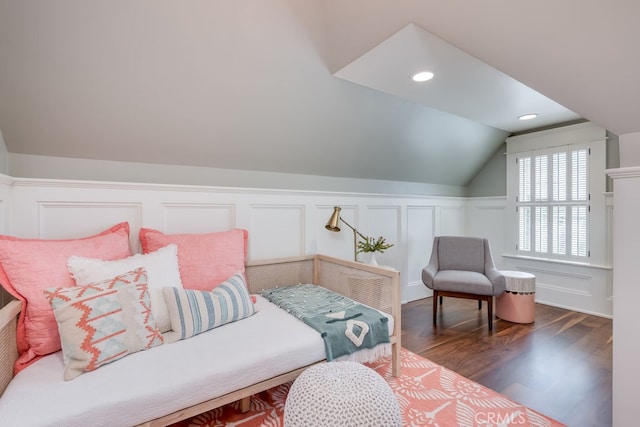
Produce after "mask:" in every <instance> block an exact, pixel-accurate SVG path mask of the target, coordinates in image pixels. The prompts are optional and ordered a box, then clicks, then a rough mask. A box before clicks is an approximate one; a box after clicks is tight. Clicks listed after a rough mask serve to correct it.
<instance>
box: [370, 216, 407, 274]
mask: <svg viewBox="0 0 640 427" xmlns="http://www.w3.org/2000/svg"><path fill="white" fill-rule="evenodd" d="M400 211H401V209H400V206H398V205H381V204H378V205H367V207H366V210H365V213H364V215H365V216H366V218H367V224H366V225H365V226H363V228H362V229H361V230H360V231H361V232H362V234H364V235H365V236H369V237H373V238H374V239H377V238H378V237H380V236H384V237H385V239H386V241H387V243H392V244H393V246H392V247H391V248H389V249H387V250H386V251H385V252H384V253H381V254H376V261H377V262H378V264H379V265H383V266H384V265H388V266H394V268H395V266H399V265H401V263H402V259H401V257H402V239H401V238H400V236H401V218H400ZM370 257H371V255H370V254H361V260H362V261H364V262H369V259H370Z"/></svg>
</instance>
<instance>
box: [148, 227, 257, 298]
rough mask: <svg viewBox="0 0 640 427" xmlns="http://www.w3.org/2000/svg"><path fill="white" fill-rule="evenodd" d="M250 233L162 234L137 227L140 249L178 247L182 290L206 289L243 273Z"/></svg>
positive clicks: (234, 231) (232, 231)
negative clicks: (138, 229)
mask: <svg viewBox="0 0 640 427" xmlns="http://www.w3.org/2000/svg"><path fill="white" fill-rule="evenodd" d="M248 239H249V234H248V232H247V230H243V229H239V228H237V229H234V230H230V231H223V232H219V233H205V234H164V233H162V232H160V231H158V230H152V229H149V228H141V229H140V243H141V244H142V251H143V252H144V253H149V252H153V251H156V250H158V249H160V248H162V247H164V246H167V245H168V244H171V243H175V244H176V245H177V246H178V262H179V264H180V276H181V277H182V285H183V286H184V288H185V289H200V290H203V291H209V290H211V289H213V288H214V287H215V286H217V285H218V284H219V283H222V282H223V281H225V280H226V279H227V278H229V277H231V276H232V275H234V274H236V273H238V272H240V273H241V274H244V263H245V258H246V256H247V247H248V244H247V242H248Z"/></svg>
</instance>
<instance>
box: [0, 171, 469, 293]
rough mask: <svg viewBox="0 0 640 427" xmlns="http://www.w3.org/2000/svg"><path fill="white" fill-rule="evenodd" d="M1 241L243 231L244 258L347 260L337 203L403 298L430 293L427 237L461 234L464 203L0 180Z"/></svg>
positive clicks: (349, 242) (349, 251)
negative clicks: (374, 248)
mask: <svg viewBox="0 0 640 427" xmlns="http://www.w3.org/2000/svg"><path fill="white" fill-rule="evenodd" d="M0 196H2V199H1V200H0V214H1V215H2V217H3V218H5V221H4V230H3V231H4V233H5V234H10V235H15V236H20V237H27V238H46V239H61V238H74V237H81V236H85V235H89V234H92V233H96V232H99V231H101V230H103V229H105V228H107V227H109V226H111V225H113V224H115V223H117V222H120V221H128V222H129V223H130V225H131V228H132V235H131V249H132V250H133V251H138V250H139V243H138V239H137V232H138V229H139V228H140V227H150V228H156V229H160V230H163V231H165V232H167V233H184V232H187V233H188V232H213V231H220V230H226V229H229V228H233V227H241V228H246V229H248V230H249V235H250V242H249V259H250V260H259V259H265V258H277V257H288V256H297V255H304V254H311V253H316V252H320V253H325V254H329V255H333V256H338V257H342V258H347V259H351V258H353V233H352V232H351V230H349V229H348V228H347V227H344V228H343V230H342V231H341V232H340V233H333V232H330V231H327V230H326V229H325V228H324V225H325V224H326V222H327V220H328V218H329V216H330V214H331V212H332V211H333V207H334V205H339V206H341V207H342V215H343V218H344V219H345V220H346V221H347V222H349V223H350V224H352V225H353V226H355V227H356V228H358V229H359V230H360V231H361V232H362V233H363V234H365V235H371V236H379V235H383V236H385V237H386V238H387V240H388V241H389V242H391V243H394V244H395V246H394V247H392V248H391V249H389V250H387V251H386V252H385V253H384V254H381V255H380V256H377V259H378V262H379V263H380V264H383V265H389V266H392V267H394V268H397V269H398V270H400V271H401V273H402V280H403V300H413V299H416V298H420V297H424V296H426V295H427V292H426V288H425V286H424V285H423V284H422V282H421V278H420V271H421V269H422V267H423V266H424V265H426V264H427V262H428V260H429V256H430V253H431V242H432V240H433V236H435V235H438V234H463V233H464V217H465V204H466V200H465V199H463V198H456V197H425V196H395V195H377V194H366V193H339V192H314V191H295V190H273V189H272V190H265V189H249V188H225V187H205V186H177V185H165V184H132V183H107V182H96V181H79V180H75V181H71V180H69V181H67V180H50V179H46V180H45V179H25V178H10V177H4V181H2V182H0Z"/></svg>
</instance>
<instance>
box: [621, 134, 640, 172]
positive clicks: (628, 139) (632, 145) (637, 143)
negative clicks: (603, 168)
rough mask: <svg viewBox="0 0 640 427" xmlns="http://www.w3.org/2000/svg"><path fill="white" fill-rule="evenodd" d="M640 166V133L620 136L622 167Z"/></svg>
mask: <svg viewBox="0 0 640 427" xmlns="http://www.w3.org/2000/svg"><path fill="white" fill-rule="evenodd" d="M638 165H640V132H636V133H627V134H624V135H620V167H623V168H624V167H630V166H638Z"/></svg>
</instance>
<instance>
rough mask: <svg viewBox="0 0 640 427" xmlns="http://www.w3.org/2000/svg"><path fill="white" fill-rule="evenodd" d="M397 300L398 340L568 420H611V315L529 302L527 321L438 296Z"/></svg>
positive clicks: (588, 422)
mask: <svg viewBox="0 0 640 427" xmlns="http://www.w3.org/2000/svg"><path fill="white" fill-rule="evenodd" d="M437 321H438V325H437V326H436V327H434V326H433V323H432V299H431V298H426V299H423V300H419V301H413V302H411V303H408V304H405V305H403V307H402V346H403V347H405V348H407V349H409V350H411V351H413V352H414V353H418V354H420V355H422V356H424V357H427V358H428V359H431V360H432V361H434V362H436V363H438V364H440V365H443V366H445V367H447V368H449V369H451V370H453V371H456V372H458V373H459V374H461V375H464V376H465V377H467V378H470V379H472V380H474V381H476V382H478V383H480V384H482V385H484V386H486V387H489V388H490V389H492V390H495V391H497V392H499V393H502V394H503V395H505V396H507V397H509V398H510V399H512V400H515V401H517V402H519V403H521V404H523V405H526V406H528V407H530V408H532V409H534V410H536V411H538V412H541V413H543V414H545V415H548V416H550V417H553V418H555V419H556V420H558V421H560V422H563V423H565V424H567V425H569V426H580V427H582V426H598V427H601V426H610V425H611V402H612V388H611V366H612V357H613V343H612V326H613V325H612V320H610V319H604V318H601V317H597V316H590V315H587V314H583V313H577V312H574V311H569V310H563V309H559V308H555V307H550V306H547V305H542V304H536V319H535V322H534V323H532V324H528V325H522V324H516V323H511V322H507V321H504V320H500V319H495V320H494V324H493V331H489V330H488V328H487V313H486V304H485V305H483V307H482V310H481V311H480V310H478V303H477V302H476V301H471V300H463V299H458V298H445V299H444V304H443V306H442V310H440V309H439V310H438V319H437Z"/></svg>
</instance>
